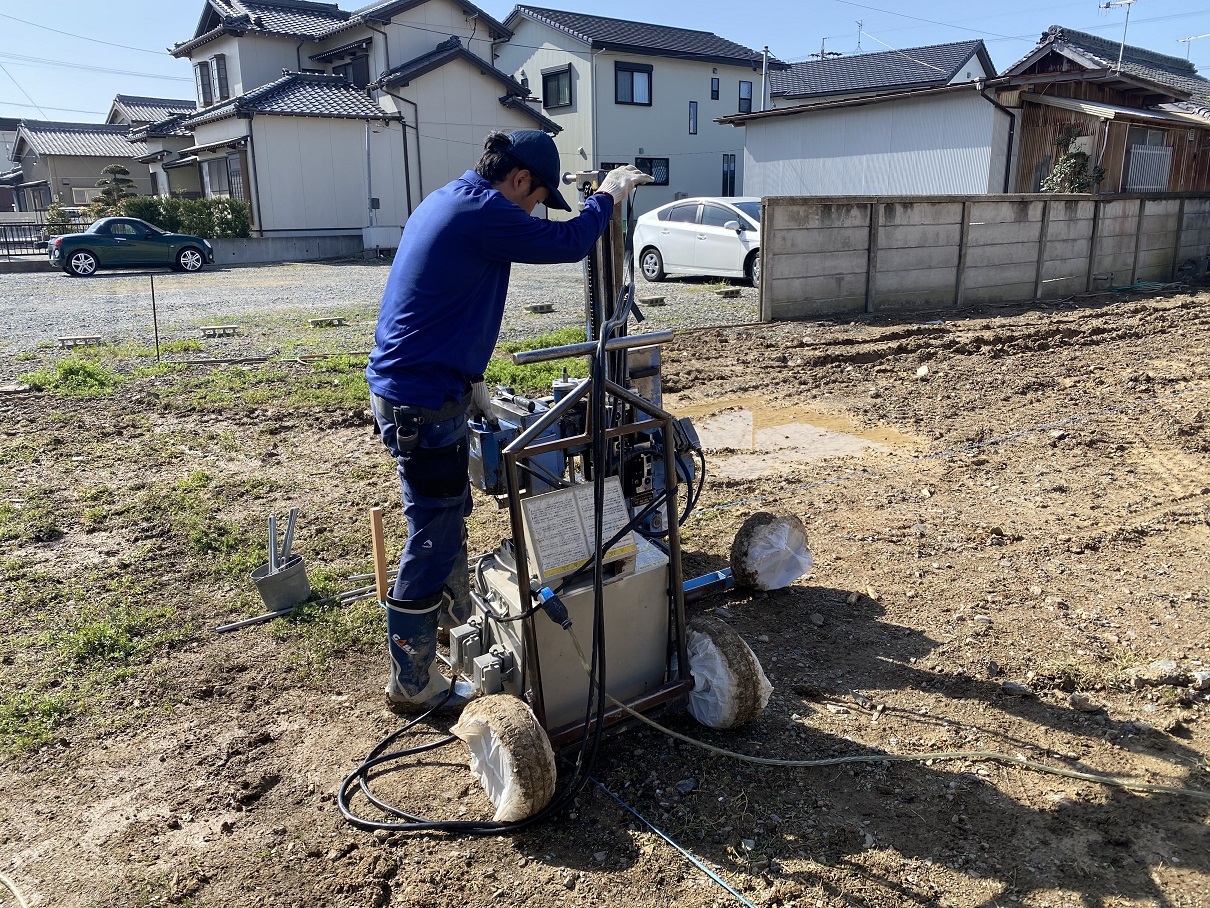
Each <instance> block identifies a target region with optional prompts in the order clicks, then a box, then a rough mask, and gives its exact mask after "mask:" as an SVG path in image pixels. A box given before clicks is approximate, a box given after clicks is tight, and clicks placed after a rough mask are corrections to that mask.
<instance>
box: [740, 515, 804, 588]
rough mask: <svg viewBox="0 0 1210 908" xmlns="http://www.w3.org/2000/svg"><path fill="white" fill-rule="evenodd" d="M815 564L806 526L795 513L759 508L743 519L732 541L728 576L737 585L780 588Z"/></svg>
mask: <svg viewBox="0 0 1210 908" xmlns="http://www.w3.org/2000/svg"><path fill="white" fill-rule="evenodd" d="M814 564H815V560H814V559H813V558H812V557H811V550H810V549H808V548H807V529H806V527H804V526H803V525H802V521H801V520H799V519H798V518H797V517H794V516H790V517H778V516H777V515H775V514H770V513H768V512H766V511H759V512H757V513H756V514H753V515H752V516H751V517H749V518H748V519H747V520H745V521H744V524H743V526H741V527H740V528H739V532H738V533H736V534H735V542H733V543H732V544H731V576H732V577H734V578H735V582H736V583H737V584H738V585H739V586H746V587H751V588H752V589H756V590H779V589H781V588H782V587H787V586H789V585H790V584H791V583H793V582H794V581H795V580H797V579H798V578H799V577H802V576H803V575H805V574H806V573H807V572H808V571H810V570H811V567H812V566H813V565H814Z"/></svg>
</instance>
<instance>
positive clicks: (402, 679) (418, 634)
mask: <svg viewBox="0 0 1210 908" xmlns="http://www.w3.org/2000/svg"><path fill="white" fill-rule="evenodd" d="M449 601H450V597H449V594H448V593H447V592H446V591H445V590H444V589H443V590H441V591H440V592H438V593H434V594H433V595H432V596H429V597H428V598H426V599H396V598H395V597H394V596H387V601H386V609H387V648H388V650H389V651H390V654H391V677H390V680H389V681H388V682H387V687H386V694H387V700H388V701H389V702H390V704H391V706H392V707H394V708H396V709H399V710H402V711H404V712H427V711H428V710H430V709H434V708H439V711H440V712H456V711H458V710H461V709H462V707H463V706H465V705H466V704H467V702H468V701H470V700H472V699H474V696H475V692H474V689H473V688H472V687H471V686H470V685H469V684H467V683H466V682H464V681H459V680H457V679H455V680H454V682H453V688H454V689H453V693H452V694H450V684H451V682H450V679H449V678H446V677H445V676H444V675H442V674H441V671H440V670H439V669H438V668H437V665H436V658H437V621H438V618H439V616H440V613H441V612H442V611H444V610H446V609H448V607H449ZM447 694H449V696H448V698H447Z"/></svg>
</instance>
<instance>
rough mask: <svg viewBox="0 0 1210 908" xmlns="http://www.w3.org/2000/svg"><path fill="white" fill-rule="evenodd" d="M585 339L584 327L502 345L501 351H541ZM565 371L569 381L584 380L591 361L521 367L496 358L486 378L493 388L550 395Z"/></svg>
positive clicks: (568, 360) (574, 358)
mask: <svg viewBox="0 0 1210 908" xmlns="http://www.w3.org/2000/svg"><path fill="white" fill-rule="evenodd" d="M584 338H585V334H584V329H583V328H560V329H559V330H558V331H551V332H549V333H548V334H542V335H539V336H538V337H532V338H528V339H526V340H523V341H512V342H510V343H507V344H502V345H501V346H500V349H501V350H503V351H504V352H505V353H517V352H520V351H523V350H541V349H543V348H545V347H563V346H566V345H567V344H579V343H583V342H584ZM564 370H566V372H567V375H568V377H569V378H584V377H586V376H587V375H588V360H587V358H585V357H580V356H577V357H570V358H567V359H558V360H553V361H552V362H548V363H534V364H532V365H528V366H517V365H514V364H513V362H512V360H510V359H507V358H505V357H493V358H492V359H491V361H490V362H488V364H487V370H486V371H485V373H484V378H485V380H486V381H487V383H488V384H489V385H505V386H506V387H510V388H513V389H514V390H515V391H516V392H517V393H519V394H535V393H542V394H549V393H550V386H551V385H552V384H553V383H554V382H555V380H557V379H559V378H562V376H563V372H564Z"/></svg>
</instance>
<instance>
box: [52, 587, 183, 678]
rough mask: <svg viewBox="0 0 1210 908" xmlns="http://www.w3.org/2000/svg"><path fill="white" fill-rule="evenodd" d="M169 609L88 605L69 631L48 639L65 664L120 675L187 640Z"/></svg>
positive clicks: (127, 603)
mask: <svg viewBox="0 0 1210 908" xmlns="http://www.w3.org/2000/svg"><path fill="white" fill-rule="evenodd" d="M175 619H176V612H175V611H174V610H173V609H172V608H171V607H170V606H156V607H154V608H147V607H142V606H138V605H135V604H134V603H133V602H132V601H131V600H130V599H118V600H111V601H110V602H103V603H97V604H92V605H87V606H85V607H84V608H82V609H80V611H78V612H77V613H76V614H75V615H73V616H72V617H71V619H70V622H69V625H68V627H67V628H66V629H65V630H63V631H60V632H57V633H52V634H50V635H48V636H47V638H46V642H48V643H51V644H52V645H53V646H55V648H56V649H58V651H59V653H60V655H61V656H62V657H63V660H64V661H65V662H66V663H67V664H69V665H72V666H75V667H77V668H85V669H88V668H93V669H97V668H102V669H108V670H109V671H110V672H114V673H121V672H122V670H123V669H125V668H127V667H128V666H130V665H134V664H139V663H143V662H147V661H148V660H149V659H150V658H151V657H152V656H153V655H154V654H155V653H156V652H158V651H159V650H161V649H164V648H168V647H171V646H172V645H174V644H176V643H178V642H180V641H181V640H182V639H183V637H184V631H183V629H182V628H181V627H180V626H178V624H177V623H176V621H175Z"/></svg>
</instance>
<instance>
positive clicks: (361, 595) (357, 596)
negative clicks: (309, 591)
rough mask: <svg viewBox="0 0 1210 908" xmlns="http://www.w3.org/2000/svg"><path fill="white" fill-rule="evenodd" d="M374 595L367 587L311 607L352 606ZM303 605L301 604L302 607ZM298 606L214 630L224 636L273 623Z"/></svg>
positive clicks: (330, 598)
mask: <svg viewBox="0 0 1210 908" xmlns="http://www.w3.org/2000/svg"><path fill="white" fill-rule="evenodd" d="M373 595H374V587H372V586H367V587H364V588H362V589H359V590H349V591H348V592H347V593H341V594H339V595H337V596H329V597H328V598H327V599H318V600H316V601H315V602H312V603H311V605H326V604H327V603H329V602H339V603H340V604H341V605H351V604H352V603H354V602H359V601H360V600H362V599H369V598H371V596H373ZM301 604H302V603H299V605H301ZM295 608H296V606H293V605H291V606H287V607H286V608H279V609H277V611H273V612H265V613H264V614H263V615H256V616H254V617H252V618H243V619H241V620H239V621H232V622H231V623H230V624H221V625H219V626H218V627H216V628H215V629H214V632H215V633H216V634H222V633H225V632H227V631H234V630H238V629H239V628H241V627H250V626H251V625H253V624H263V623H264V622H266V621H272V620H273V619H274V618H280V617H281V616H282V615H288V614H290V612H292V611H294V609H295Z"/></svg>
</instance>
